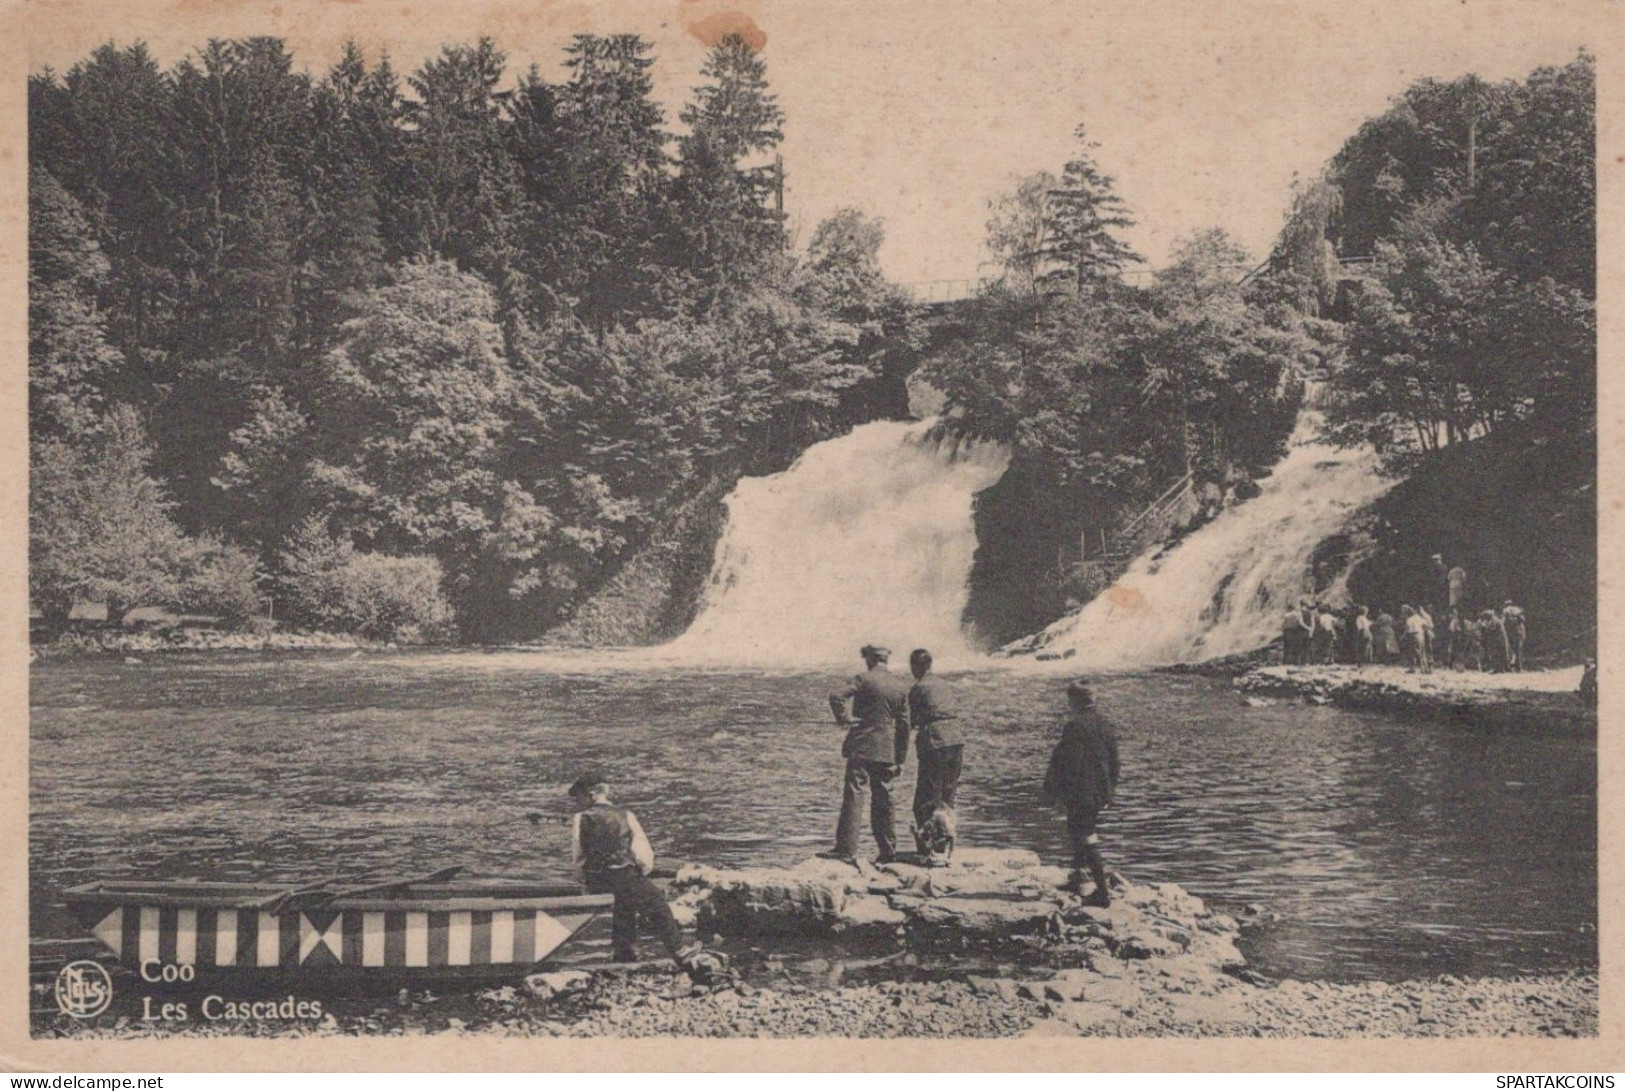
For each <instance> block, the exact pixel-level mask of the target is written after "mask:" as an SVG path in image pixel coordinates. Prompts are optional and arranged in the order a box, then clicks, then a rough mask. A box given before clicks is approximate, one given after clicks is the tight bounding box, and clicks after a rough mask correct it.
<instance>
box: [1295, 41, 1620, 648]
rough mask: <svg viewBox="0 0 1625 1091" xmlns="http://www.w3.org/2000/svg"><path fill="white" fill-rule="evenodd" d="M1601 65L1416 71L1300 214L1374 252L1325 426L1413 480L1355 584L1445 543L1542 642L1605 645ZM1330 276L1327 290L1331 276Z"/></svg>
mask: <svg viewBox="0 0 1625 1091" xmlns="http://www.w3.org/2000/svg"><path fill="white" fill-rule="evenodd" d="M1595 141H1596V73H1595V66H1594V62H1593V60H1592V58H1591V57H1590V55H1588V54H1585V53H1581V54H1580V55H1579V56H1577V57H1576V58H1575V59H1574V60H1573V61H1571V62H1569V63H1568V64H1566V65H1563V66H1561V67H1552V68H1542V69H1538V70H1536V71H1535V72H1533V73H1531V74H1530V76H1529V77H1528V79H1526V80H1524V81H1521V82H1518V81H1511V80H1508V81H1503V82H1501V83H1487V82H1485V81H1483V80H1481V79H1479V78H1477V77H1476V76H1464V77H1462V78H1460V79H1456V80H1453V81H1450V82H1442V81H1437V80H1423V81H1420V82H1418V83H1417V84H1415V85H1413V86H1412V87H1411V88H1410V89H1409V90H1408V91H1406V92H1405V94H1404V95H1402V96H1400V97H1399V98H1398V99H1397V100H1396V101H1395V103H1394V105H1393V106H1392V107H1391V108H1390V109H1389V110H1388V111H1387V112H1386V113H1384V114H1383V115H1382V116H1381V117H1378V118H1375V119H1373V120H1371V121H1370V122H1367V123H1366V124H1365V125H1364V126H1362V127H1361V128H1360V130H1359V131H1358V132H1357V133H1356V134H1355V135H1354V136H1353V137H1352V138H1350V140H1349V141H1348V143H1347V144H1345V145H1344V147H1343V149H1342V150H1341V151H1340V152H1339V153H1338V154H1337V156H1336V157H1334V158H1333V160H1332V161H1331V163H1330V164H1329V165H1328V167H1327V171H1326V175H1325V178H1324V179H1323V180H1322V181H1320V182H1319V183H1317V185H1318V186H1319V187H1320V189H1321V191H1322V192H1323V194H1324V195H1325V199H1323V200H1322V201H1320V202H1319V203H1318V204H1317V205H1315V206H1314V207H1313V208H1308V209H1304V210H1301V211H1303V212H1304V214H1303V215H1301V216H1300V217H1299V222H1298V223H1296V224H1295V225H1294V229H1295V230H1297V231H1298V232H1299V233H1300V234H1303V235H1307V236H1308V237H1310V238H1313V239H1316V240H1318V241H1319V242H1320V244H1321V246H1322V247H1323V248H1325V249H1328V250H1336V251H1337V252H1338V253H1341V254H1343V255H1346V256H1352V255H1358V256H1364V257H1369V258H1370V263H1369V265H1368V266H1367V267H1366V268H1365V269H1363V270H1362V271H1361V272H1360V275H1358V276H1352V277H1348V278H1345V279H1344V280H1342V281H1341V282H1340V283H1339V284H1337V285H1336V286H1335V294H1334V299H1333V302H1332V303H1331V305H1330V307H1331V310H1332V311H1333V312H1334V313H1335V314H1336V316H1337V318H1338V319H1339V321H1340V326H1341V331H1342V332H1341V337H1340V341H1339V351H1338V352H1337V353H1336V354H1335V356H1334V357H1333V358H1332V366H1331V368H1330V371H1329V378H1328V383H1327V387H1328V390H1327V395H1328V396H1327V398H1326V402H1325V404H1326V418H1327V423H1328V430H1329V432H1330V434H1331V435H1332V436H1333V438H1335V439H1336V440H1337V441H1339V442H1341V443H1343V444H1345V445H1350V446H1353V445H1359V444H1370V445H1371V446H1373V447H1375V448H1376V450H1377V451H1378V452H1379V453H1380V454H1381V455H1382V457H1383V460H1384V462H1385V463H1386V464H1387V466H1388V467H1389V468H1390V469H1391V470H1393V471H1394V472H1396V473H1402V474H1405V475H1406V480H1405V481H1403V482H1401V483H1400V484H1399V485H1398V486H1396V487H1395V489H1394V490H1393V491H1392V492H1390V493H1389V494H1388V495H1387V496H1386V497H1384V498H1383V499H1382V500H1381V501H1379V502H1378V504H1377V505H1376V506H1375V508H1374V510H1373V511H1372V512H1371V513H1369V515H1368V517H1367V518H1366V519H1365V520H1364V521H1363V525H1362V527H1361V531H1362V533H1363V535H1364V537H1365V539H1366V542H1367V547H1366V549H1365V550H1364V552H1365V553H1366V559H1365V560H1364V562H1363V563H1362V564H1361V565H1360V566H1359V567H1358V569H1357V570H1356V571H1355V573H1354V576H1353V579H1352V580H1351V583H1350V587H1351V592H1352V593H1353V594H1355V595H1357V596H1360V597H1361V598H1362V601H1373V602H1399V601H1405V600H1407V599H1412V598H1414V597H1416V596H1417V595H1418V594H1419V592H1420V589H1421V588H1423V587H1425V586H1426V578H1427V577H1426V566H1427V564H1428V561H1427V558H1428V557H1429V556H1431V555H1432V554H1433V553H1442V554H1443V555H1444V556H1445V557H1446V558H1448V561H1449V563H1450V564H1452V565H1461V566H1462V567H1463V568H1464V569H1465V570H1466V571H1467V573H1468V578H1469V585H1468V591H1469V600H1470V602H1469V604H1470V605H1471V606H1473V607H1475V608H1477V607H1483V606H1499V605H1500V604H1501V602H1502V601H1503V600H1505V599H1506V598H1513V599H1515V600H1516V601H1518V602H1519V603H1521V604H1523V605H1524V606H1525V607H1526V609H1528V611H1529V613H1530V616H1531V619H1532V622H1531V624H1532V629H1531V634H1532V635H1531V648H1532V649H1533V654H1536V655H1537V656H1539V657H1542V658H1546V659H1547V660H1548V661H1551V657H1554V656H1555V657H1556V658H1557V659H1559V660H1561V661H1564V662H1578V661H1579V660H1581V659H1583V658H1586V657H1588V656H1592V655H1595V648H1596V626H1597V596H1596V587H1597V551H1596V534H1597V511H1596V503H1597V497H1596V481H1597V470H1596V465H1597V461H1596V460H1597V311H1596V267H1595V262H1596V180H1595V167H1596V149H1595ZM1328 294H1329V295H1330V294H1333V293H1330V292H1329V293H1328Z"/></svg>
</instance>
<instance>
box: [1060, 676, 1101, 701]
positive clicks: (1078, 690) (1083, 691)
mask: <svg viewBox="0 0 1625 1091" xmlns="http://www.w3.org/2000/svg"><path fill="white" fill-rule="evenodd" d="M1066 696H1067V699H1068V700H1072V701H1076V702H1078V703H1079V704H1082V705H1090V704H1094V701H1095V691H1094V690H1092V689H1090V688H1089V682H1088V680H1087V679H1083V678H1074V679H1073V680H1072V681H1071V682H1068V683H1067V687H1066Z"/></svg>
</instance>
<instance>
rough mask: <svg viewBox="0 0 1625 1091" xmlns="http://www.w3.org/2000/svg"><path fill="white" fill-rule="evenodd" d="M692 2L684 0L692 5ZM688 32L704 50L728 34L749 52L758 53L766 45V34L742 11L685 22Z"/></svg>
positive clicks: (691, 0) (725, 12) (727, 12)
mask: <svg viewBox="0 0 1625 1091" xmlns="http://www.w3.org/2000/svg"><path fill="white" fill-rule="evenodd" d="M692 2H694V0H685V3H692ZM686 26H687V29H688V32H689V33H690V34H692V35H693V36H694V37H695V38H697V39H699V41H700V43H701V44H702V45H704V46H706V48H710V47H711V46H714V45H716V44H717V43H718V42H720V41H721V40H722V39H723V38H726V37H727V36H728V35H730V34H737V35H739V36H740V37H741V38H743V39H744V40H745V44H746V45H748V46H750V48H751V51H752V52H754V53H760V52H761V51H762V49H763V47H764V46H766V45H767V32H766V31H764V30H763V29H762V28H761V27H760V26H757V25H756V20H755V19H752V18H751V17H750V16H749V15H746V14H745V13H744V12H742V11H724V12H719V13H717V14H716V15H707V16H706V17H705V18H703V19H698V20H694V21H691V22H686Z"/></svg>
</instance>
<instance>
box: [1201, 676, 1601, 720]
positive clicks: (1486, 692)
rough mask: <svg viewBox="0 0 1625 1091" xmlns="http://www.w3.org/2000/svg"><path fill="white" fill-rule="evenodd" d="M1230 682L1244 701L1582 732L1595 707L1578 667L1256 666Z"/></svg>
mask: <svg viewBox="0 0 1625 1091" xmlns="http://www.w3.org/2000/svg"><path fill="white" fill-rule="evenodd" d="M1233 685H1234V686H1235V687H1236V689H1237V690H1239V691H1240V692H1241V693H1242V694H1243V696H1244V697H1245V698H1246V699H1248V700H1265V701H1268V700H1272V699H1276V698H1281V697H1287V698H1295V699H1300V700H1304V701H1308V702H1311V703H1314V704H1334V705H1342V706H1345V707H1348V708H1370V709H1378V710H1381V711H1383V712H1389V713H1393V714H1396V715H1402V716H1415V717H1419V718H1424V719H1432V720H1442V721H1446V722H1449V723H1457V724H1465V725H1468V726H1473V727H1488V728H1510V729H1516V730H1523V731H1541V732H1549V733H1551V734H1564V735H1570V734H1572V735H1583V734H1591V733H1595V731H1596V730H1597V710H1596V709H1595V708H1592V707H1590V706H1588V705H1585V704H1583V703H1582V702H1581V700H1580V698H1579V696H1578V694H1577V692H1576V691H1577V690H1578V688H1579V685H1580V668H1578V667H1572V668H1569V669H1566V670H1549V671H1529V672H1525V673H1520V674H1489V673H1486V672H1484V671H1453V670H1435V671H1433V672H1432V673H1430V674H1420V673H1417V674H1412V673H1410V672H1408V671H1406V670H1405V669H1404V668H1402V667H1389V666H1370V667H1351V666H1323V667H1286V666H1274V667H1260V668H1258V669H1257V670H1254V671H1251V672H1249V673H1247V674H1244V675H1242V676H1241V677H1239V678H1237V679H1236V680H1235V681H1234V683H1233Z"/></svg>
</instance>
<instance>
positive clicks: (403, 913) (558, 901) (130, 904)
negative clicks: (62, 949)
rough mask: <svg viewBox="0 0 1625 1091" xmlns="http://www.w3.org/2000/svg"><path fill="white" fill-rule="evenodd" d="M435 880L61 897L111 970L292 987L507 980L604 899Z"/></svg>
mask: <svg viewBox="0 0 1625 1091" xmlns="http://www.w3.org/2000/svg"><path fill="white" fill-rule="evenodd" d="M456 870H457V869H447V872H446V873H451V872H454V871H456ZM441 874H443V873H436V874H435V875H430V876H424V877H421V878H419V879H416V880H409V879H402V880H396V881H392V882H375V883H372V884H370V885H366V886H353V885H352V886H351V887H350V888H349V889H343V888H342V887H341V886H340V885H339V884H337V883H331V882H329V883H318V884H313V885H311V886H308V887H303V888H292V889H290V888H288V887H286V886H277V885H275V884H268V883H209V882H188V881H174V882H138V881H130V882H124V881H115V882H96V883H87V884H85V885H83V886H76V887H72V888H69V889H68V890H65V891H63V897H64V900H65V901H66V903H67V906H68V908H69V910H70V911H71V912H72V913H73V914H74V916H75V917H76V918H77V919H78V920H79V921H80V922H81V923H82V924H83V925H84V926H85V927H86V928H87V929H89V931H90V933H91V934H92V935H94V936H95V937H96V938H97V939H98V940H100V941H101V942H102V943H103V944H104V945H105V946H106V947H107V948H108V949H109V950H110V951H112V953H113V954H114V955H115V956H116V957H117V958H118V960H119V961H120V962H121V963H123V964H124V965H126V966H128V967H130V968H131V969H134V970H136V971H137V972H138V973H140V974H141V975H142V977H143V978H144V979H145V980H147V981H157V982H174V981H177V980H190V979H192V978H193V977H196V976H199V975H202V974H205V973H208V974H223V975H235V976H238V977H258V978H275V979H283V978H287V977H297V978H299V979H300V980H301V981H318V980H333V981H339V980H349V981H354V980H357V979H360V980H375V981H379V982H382V981H398V980H400V979H402V978H410V979H411V980H413V981H417V980H424V979H435V978H441V977H454V978H462V977H514V976H518V975H520V974H523V973H525V972H526V971H527V970H528V969H529V968H530V967H531V966H533V965H534V964H535V963H537V962H540V961H541V960H542V959H544V958H546V957H547V956H548V955H550V954H552V953H553V952H555V951H557V950H558V949H559V948H560V947H562V946H564V945H565V944H566V943H568V942H569V941H570V940H571V938H572V937H574V936H575V935H576V934H577V933H578V932H580V931H581V929H582V928H584V927H586V926H587V924H588V923H590V922H591V921H592V920H593V919H594V918H595V917H597V916H598V915H600V914H602V913H604V912H606V911H607V910H609V909H610V907H611V905H612V904H613V902H614V898H613V897H612V896H611V895H608V894H587V893H584V892H583V891H582V888H581V887H580V886H577V885H575V884H561V883H539V882H523V881H515V880H500V879H461V880H457V879H451V880H447V879H442V878H440V876H441ZM166 967H173V968H172V969H168V970H166ZM183 968H186V969H183Z"/></svg>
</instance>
